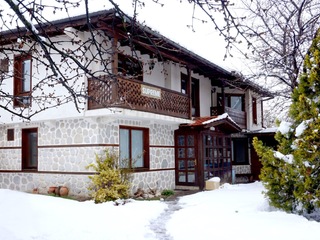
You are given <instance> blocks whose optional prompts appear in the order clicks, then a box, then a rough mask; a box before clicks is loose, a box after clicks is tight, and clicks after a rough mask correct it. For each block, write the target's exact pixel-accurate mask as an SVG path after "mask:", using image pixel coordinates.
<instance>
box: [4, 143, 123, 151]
mask: <svg viewBox="0 0 320 240" xmlns="http://www.w3.org/2000/svg"><path fill="white" fill-rule="evenodd" d="M78 147H119V144H70V145H42V146H38V148H78ZM21 148H22V146H14V147H0V150H2V149H3V150H5V149H7V150H9V149H21Z"/></svg>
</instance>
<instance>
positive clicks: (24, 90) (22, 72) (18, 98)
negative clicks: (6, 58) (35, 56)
mask: <svg viewBox="0 0 320 240" xmlns="http://www.w3.org/2000/svg"><path fill="white" fill-rule="evenodd" d="M31 70H32V60H31V56H30V55H20V56H15V58H14V90H13V91H14V94H13V95H14V101H13V104H14V106H15V107H28V106H30V105H31Z"/></svg>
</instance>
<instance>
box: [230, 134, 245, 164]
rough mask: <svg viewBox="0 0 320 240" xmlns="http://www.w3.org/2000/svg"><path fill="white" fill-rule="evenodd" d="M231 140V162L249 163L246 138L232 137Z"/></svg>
mask: <svg viewBox="0 0 320 240" xmlns="http://www.w3.org/2000/svg"><path fill="white" fill-rule="evenodd" d="M232 142H233V164H234V165H241V164H249V159H248V139H247V138H234V139H232Z"/></svg>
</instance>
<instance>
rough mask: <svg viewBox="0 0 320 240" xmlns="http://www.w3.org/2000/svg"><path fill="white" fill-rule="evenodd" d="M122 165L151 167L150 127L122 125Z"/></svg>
mask: <svg viewBox="0 0 320 240" xmlns="http://www.w3.org/2000/svg"><path fill="white" fill-rule="evenodd" d="M119 138H120V146H119V148H120V160H121V165H122V167H129V168H149V129H147V128H136V127H127V126H120V136H119Z"/></svg>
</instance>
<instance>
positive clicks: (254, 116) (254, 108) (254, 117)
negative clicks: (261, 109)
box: [252, 97, 258, 124]
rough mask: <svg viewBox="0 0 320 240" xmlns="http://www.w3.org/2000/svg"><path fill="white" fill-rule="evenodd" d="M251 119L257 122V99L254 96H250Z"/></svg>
mask: <svg viewBox="0 0 320 240" xmlns="http://www.w3.org/2000/svg"><path fill="white" fill-rule="evenodd" d="M252 121H253V123H254V124H257V123H258V119H257V99H256V98H254V97H253V98H252Z"/></svg>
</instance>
